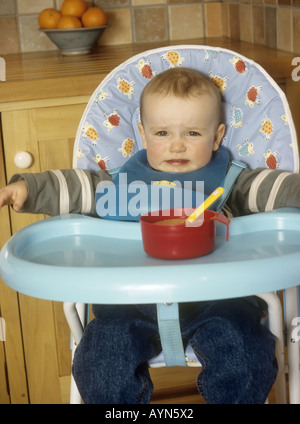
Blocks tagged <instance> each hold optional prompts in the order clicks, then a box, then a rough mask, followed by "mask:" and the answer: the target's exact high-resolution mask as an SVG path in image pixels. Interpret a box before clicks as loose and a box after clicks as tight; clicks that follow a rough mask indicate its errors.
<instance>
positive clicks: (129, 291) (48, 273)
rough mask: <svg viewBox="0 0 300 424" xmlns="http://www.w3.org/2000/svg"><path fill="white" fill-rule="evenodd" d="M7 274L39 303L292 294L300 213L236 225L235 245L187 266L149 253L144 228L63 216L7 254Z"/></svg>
mask: <svg viewBox="0 0 300 424" xmlns="http://www.w3.org/2000/svg"><path fill="white" fill-rule="evenodd" d="M0 274H1V277H2V279H3V281H4V282H5V283H6V284H7V285H9V286H10V287H12V288H13V289H15V290H17V291H19V292H21V293H24V294H27V295H30V296H34V297H38V298H44V299H50V300H60V301H70V302H83V303H110V304H125V303H127V304H132V303H159V302H178V301H180V302H188V301H195V300H209V299H221V298H229V297H239V296H247V295H252V294H259V293H264V292H270V291H273V290H278V289H283V288H288V287H292V286H295V285H298V284H299V278H300V213H299V212H298V211H296V212H295V211H293V212H290V211H289V212H286V211H284V210H282V211H277V212H270V213H262V214H258V215H251V216H246V217H240V218H234V219H232V221H231V225H230V235H229V241H228V242H226V241H225V235H224V226H222V225H220V226H219V225H218V226H217V241H216V249H215V251H214V252H213V253H211V254H210V255H207V256H204V257H201V258H195V259H189V260H184V261H167V260H160V259H154V258H151V257H149V256H148V255H146V253H145V252H144V250H143V245H142V239H141V230H140V224H139V223H134V222H132V223H131V222H117V221H107V220H102V219H98V218H91V217H86V216H82V215H63V216H58V217H55V218H49V219H46V220H44V221H40V222H37V223H35V224H32V225H30V226H28V227H26V228H24V229H22V230H20V231H19V232H18V233H16V234H15V235H14V236H13V237H12V238H11V239H10V240H9V241H8V242H7V243H6V245H5V246H4V247H3V249H2V251H1V255H0Z"/></svg>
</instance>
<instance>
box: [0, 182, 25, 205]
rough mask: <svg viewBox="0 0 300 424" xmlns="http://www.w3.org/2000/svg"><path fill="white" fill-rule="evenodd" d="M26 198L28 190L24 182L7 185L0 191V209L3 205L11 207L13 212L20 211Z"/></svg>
mask: <svg viewBox="0 0 300 424" xmlns="http://www.w3.org/2000/svg"><path fill="white" fill-rule="evenodd" d="M27 197H28V188H27V184H26V182H25V181H24V180H21V181H18V182H17V183H13V184H9V185H8V186H6V187H4V188H2V189H1V190H0V209H1V208H2V206H4V205H11V204H12V205H13V208H14V210H15V211H17V212H18V211H19V210H20V209H22V206H23V205H24V203H25V201H26V199H27Z"/></svg>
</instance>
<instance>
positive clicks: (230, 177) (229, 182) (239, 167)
mask: <svg viewBox="0 0 300 424" xmlns="http://www.w3.org/2000/svg"><path fill="white" fill-rule="evenodd" d="M246 168H247V165H246V164H245V163H243V162H240V161H238V160H233V161H232V162H231V166H230V168H229V170H228V172H227V174H226V177H225V182H224V193H223V194H222V196H221V197H220V198H219V199H218V200H217V201H216V202H215V203H214V206H213V207H214V210H216V211H220V210H221V209H222V207H223V206H224V205H225V203H226V202H227V200H228V197H229V196H230V193H231V191H232V189H233V186H234V184H235V181H236V179H237V177H238V176H239V175H240V173H241V172H242V171H243V170H244V169H246Z"/></svg>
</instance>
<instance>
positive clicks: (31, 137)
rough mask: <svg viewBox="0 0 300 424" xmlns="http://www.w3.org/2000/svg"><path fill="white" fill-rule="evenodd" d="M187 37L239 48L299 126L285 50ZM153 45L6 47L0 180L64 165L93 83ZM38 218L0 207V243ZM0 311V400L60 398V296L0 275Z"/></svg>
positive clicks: (295, 87) (63, 341)
mask: <svg viewBox="0 0 300 424" xmlns="http://www.w3.org/2000/svg"><path fill="white" fill-rule="evenodd" d="M188 44H206V45H215V46H220V47H224V48H228V49H230V50H234V51H239V52H240V53H241V54H243V55H244V56H246V57H249V58H251V59H253V60H255V61H256V62H258V63H260V64H261V65H262V66H263V67H265V68H266V70H267V71H268V72H269V73H270V74H271V75H272V76H273V77H274V78H275V79H276V80H277V81H278V82H280V84H281V86H282V88H283V89H284V90H285V92H286V94H287V97H288V100H289V102H290V107H291V110H292V114H293V118H294V121H295V124H296V128H297V132H298V134H300V116H299V111H300V82H298V83H296V82H293V81H292V80H291V77H290V75H291V70H292V68H291V66H290V64H291V58H292V55H291V54H289V53H285V52H278V51H275V50H271V49H266V48H264V47H262V46H260V47H258V46H253V45H251V44H248V43H241V42H234V41H231V40H229V39H210V40H207V39H206V40H189V42H188ZM155 47H160V46H156V45H153V44H152V45H148V46H145V45H144V46H143V45H138V46H121V47H120V46H110V47H101V49H100V50H99V52H96V53H95V54H92V55H86V56H80V59H79V58H75V57H65V58H62V57H61V56H60V55H59V53H57V52H47V53H46V52H45V53H41V54H40V53H39V54H22V55H8V56H7V58H5V59H6V64H7V69H6V75H7V81H6V82H3V83H0V113H1V131H0V137H2V138H0V188H1V187H3V186H4V185H5V184H6V182H7V180H8V179H9V178H10V177H11V176H12V175H13V174H14V173H17V172H41V171H44V170H47V169H62V168H70V167H72V155H73V143H74V138H75V134H76V130H77V127H78V124H79V121H80V118H81V116H82V113H83V111H84V108H85V106H86V103H87V101H88V99H89V97H90V95H91V94H92V92H93V90H94V89H95V88H96V86H97V85H98V84H99V82H100V81H101V80H102V79H103V78H104V77H105V76H106V75H107V74H108V73H109V72H110V71H111V70H112V69H113V68H115V67H116V66H118V65H119V64H120V63H121V62H123V61H124V60H126V59H128V58H129V57H131V56H133V55H134V54H137V53H139V52H142V51H144V50H147V49H149V48H155ZM18 151H25V152H29V153H30V154H31V156H32V164H31V166H30V167H29V168H27V169H25V170H20V169H18V168H17V166H16V165H15V163H14V157H15V154H16V153H17V152H18ZM44 218H45V217H44V216H43V215H40V216H37V215H29V214H17V213H15V212H14V211H12V210H11V208H8V207H4V208H2V210H1V211H0V248H1V247H2V246H3V245H4V243H5V242H6V241H7V240H8V239H9V237H10V236H11V235H12V234H13V233H15V232H16V231H18V230H19V229H21V228H22V227H24V226H26V225H29V224H31V223H33V222H35V221H37V220H40V219H44ZM42 278H43V276H42V275H41V280H42ZM0 317H1V318H2V320H5V324H6V341H1V340H0V404H3V403H52V404H53V403H67V402H68V396H69V380H70V360H71V352H70V332H69V329H68V326H67V324H66V321H65V318H64V315H63V311H62V304H61V303H59V302H50V301H46V300H39V299H35V298H32V297H29V296H24V295H22V294H18V293H16V292H15V291H13V290H12V289H10V288H9V287H7V286H6V285H5V284H4V283H3V282H1V281H0ZM185 371H186V370H183V371H182V372H185ZM176 372H177V371H176ZM189 372H190V374H191V373H192V374H195V375H196V374H197V372H198V371H197V370H195V371H189ZM152 374H153V376H154V378H155V380H156V383H157V385H158V387H159V388H161V391H162V392H163V393H164V394H166V393H167V392H170V391H169V386H168V384H167V383H166V382H165V381H163V380H161V381H160V375H164V374H167V377H166V378H167V380H169V377H170V371H165V372H163V373H159V372H158V371H152ZM171 374H174V373H173V372H171ZM193 380H194V377H193ZM176 381H177V383H178V376H177V377H176ZM184 381H185V380H184ZM184 384H186V383H184ZM193 384H194V383H193V382H192V385H193ZM171 385H174V381H173V382H172V381H170V386H171ZM170 393H171V392H170ZM174 396H175V395H174ZM176 396H177V395H176ZM176 396H175V397H176Z"/></svg>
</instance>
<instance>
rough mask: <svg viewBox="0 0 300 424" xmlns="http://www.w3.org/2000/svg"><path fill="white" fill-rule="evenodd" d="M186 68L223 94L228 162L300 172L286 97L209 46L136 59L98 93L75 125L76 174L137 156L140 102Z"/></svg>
mask: <svg viewBox="0 0 300 424" xmlns="http://www.w3.org/2000/svg"><path fill="white" fill-rule="evenodd" d="M177 66H184V67H190V68H194V69H197V70H199V71H201V72H202V73H204V74H206V75H208V76H209V77H210V78H211V79H212V80H213V81H214V82H215V84H216V85H217V86H218V88H219V90H220V91H221V93H222V103H223V115H224V121H225V124H226V134H225V137H224V140H223V145H224V146H225V147H227V148H228V149H229V151H230V152H231V156H232V159H237V160H240V161H243V162H245V163H246V164H247V165H248V166H249V167H250V168H251V169H253V168H257V167H264V168H266V167H268V168H271V169H276V168H278V169H284V170H287V171H291V172H297V171H298V150H297V138H296V133H295V129H294V125H293V122H292V117H291V114H290V110H289V106H288V103H287V100H286V98H285V95H284V93H283V92H282V91H281V89H280V88H279V87H278V85H277V84H276V83H275V82H274V80H273V79H272V78H271V77H270V76H269V75H268V74H267V73H266V72H265V71H264V70H263V69H262V68H261V67H260V66H259V65H257V64H256V63H255V62H253V61H251V60H249V59H246V58H245V57H243V56H241V55H239V54H238V53H235V52H232V51H229V50H226V49H218V48H214V47H207V46H188V45H183V46H174V47H166V48H160V49H155V50H150V51H147V52H144V53H142V54H139V55H136V56H134V57H132V58H131V59H129V60H128V61H127V62H124V63H122V64H121V65H120V66H119V67H117V68H116V69H115V70H114V71H112V72H111V73H110V74H109V75H108V76H107V77H106V78H105V79H104V80H103V81H102V82H101V83H100V84H99V86H98V87H97V89H96V90H95V92H94V94H93V95H92V97H91V100H90V101H89V103H88V105H87V107H86V110H85V112H84V114H83V117H82V120H81V122H80V125H79V128H78V132H77V136H76V140H75V147H74V162H73V166H74V167H75V168H85V169H90V170H94V171H95V172H97V171H98V170H99V168H101V169H114V168H118V167H120V166H122V165H123V163H124V162H125V161H126V160H127V159H128V158H129V157H131V156H132V155H133V154H134V153H136V152H137V151H138V150H140V149H141V148H142V142H141V139H140V136H139V133H138V131H137V126H136V123H137V122H138V120H139V99H140V95H141V92H142V90H143V88H144V86H145V85H146V84H147V83H148V82H149V81H150V79H151V78H153V76H154V75H155V74H157V73H160V72H162V71H164V70H166V69H169V68H172V67H177Z"/></svg>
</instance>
